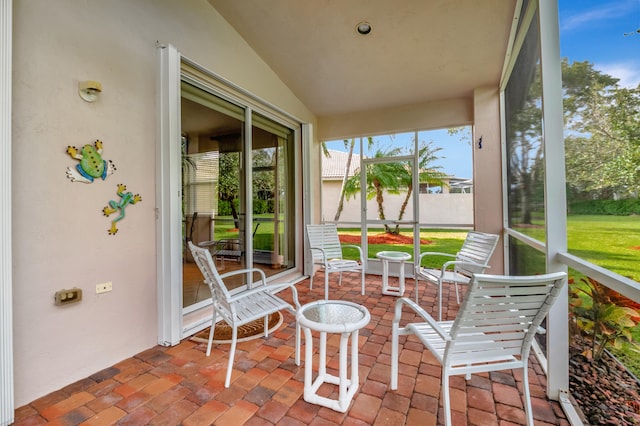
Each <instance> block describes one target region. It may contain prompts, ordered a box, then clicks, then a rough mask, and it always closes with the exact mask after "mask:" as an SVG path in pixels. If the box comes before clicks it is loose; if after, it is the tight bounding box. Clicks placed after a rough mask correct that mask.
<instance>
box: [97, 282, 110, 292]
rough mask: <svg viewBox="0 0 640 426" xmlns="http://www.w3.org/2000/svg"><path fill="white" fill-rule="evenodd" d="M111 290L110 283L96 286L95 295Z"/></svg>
mask: <svg viewBox="0 0 640 426" xmlns="http://www.w3.org/2000/svg"><path fill="white" fill-rule="evenodd" d="M111 290H113V284H112V283H111V282H108V283H101V284H96V293H98V294H100V293H106V292H108V291H111Z"/></svg>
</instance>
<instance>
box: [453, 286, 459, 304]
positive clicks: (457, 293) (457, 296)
mask: <svg viewBox="0 0 640 426" xmlns="http://www.w3.org/2000/svg"><path fill="white" fill-rule="evenodd" d="M453 284H454V285H455V286H456V302H458V305H459V304H460V292H459V291H458V283H453Z"/></svg>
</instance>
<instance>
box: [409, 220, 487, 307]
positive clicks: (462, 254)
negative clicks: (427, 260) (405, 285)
mask: <svg viewBox="0 0 640 426" xmlns="http://www.w3.org/2000/svg"><path fill="white" fill-rule="evenodd" d="M498 239H499V236H498V235H495V234H485V233H483V232H477V231H470V232H469V233H468V234H467V238H466V239H465V240H464V243H463V244H462V247H461V248H460V251H458V253H456V254H455V255H453V254H449V253H439V252H424V253H421V254H420V257H419V259H418V261H417V262H416V264H415V278H416V284H415V287H416V289H415V291H416V303H419V300H418V280H419V279H423V280H426V281H429V282H431V283H433V284H436V285H437V286H438V320H442V283H443V282H449V283H453V284H454V285H455V287H456V300H457V301H458V303H460V294H459V291H458V284H469V280H470V279H471V276H472V275H473V274H481V273H484V271H485V269H487V268H488V267H489V264H488V262H489V259H490V258H491V255H492V254H493V251H494V250H495V249H496V245H497V244H498ZM425 256H439V257H450V258H453V259H454V260H450V261H448V262H445V263H444V264H443V265H442V268H441V269H429V268H425V267H422V266H421V265H422V259H423V258H424V257H425Z"/></svg>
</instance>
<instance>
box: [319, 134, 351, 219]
mask: <svg viewBox="0 0 640 426" xmlns="http://www.w3.org/2000/svg"><path fill="white" fill-rule="evenodd" d="M323 146H324V144H323ZM355 146H356V140H355V139H351V141H349V140H347V139H345V140H344V147H345V148H349V154H348V156H347V164H346V165H345V168H344V176H343V178H342V185H341V187H340V199H339V201H338V208H337V209H336V215H335V216H334V218H333V220H335V221H338V220H339V219H340V215H341V214H342V209H343V207H344V195H345V194H344V192H345V188H346V186H347V180H348V179H349V170H350V169H351V160H352V158H353V149H354V148H355Z"/></svg>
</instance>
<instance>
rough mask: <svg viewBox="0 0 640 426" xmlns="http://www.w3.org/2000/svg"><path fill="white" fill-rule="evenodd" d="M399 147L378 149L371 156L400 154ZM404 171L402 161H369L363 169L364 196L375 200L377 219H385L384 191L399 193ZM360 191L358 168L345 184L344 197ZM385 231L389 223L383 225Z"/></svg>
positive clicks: (379, 156)
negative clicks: (364, 181)
mask: <svg viewBox="0 0 640 426" xmlns="http://www.w3.org/2000/svg"><path fill="white" fill-rule="evenodd" d="M370 143H371V142H370ZM400 153H401V148H398V147H396V148H389V149H387V150H380V149H378V150H377V151H376V152H375V154H374V155H373V158H385V157H393V156H397V155H400ZM403 173H406V170H405V168H404V165H403V164H402V163H396V162H393V163H386V162H381V163H375V162H374V163H370V164H367V166H366V170H365V177H366V179H365V180H366V194H367V195H366V196H367V199H368V200H371V199H374V198H375V200H376V204H377V206H378V211H377V212H378V219H379V220H386V216H385V213H384V193H385V191H386V192H387V193H389V194H399V193H400V188H401V182H402V175H403ZM359 192H360V170H359V169H358V170H357V171H356V173H355V174H354V175H353V176H351V177H350V178H349V179H348V180H347V183H346V185H345V197H346V198H347V200H348V199H350V198H352V197H355V195H356V194H358V193H359ZM384 230H385V232H386V233H391V232H392V231H391V229H390V228H389V225H387V224H385V225H384Z"/></svg>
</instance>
